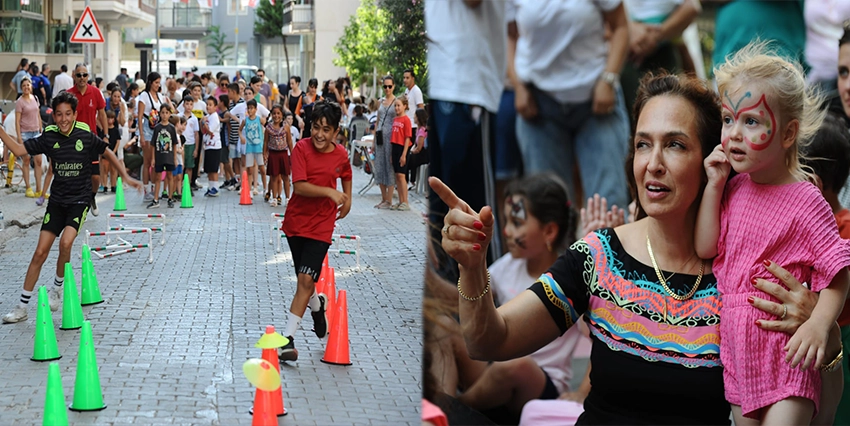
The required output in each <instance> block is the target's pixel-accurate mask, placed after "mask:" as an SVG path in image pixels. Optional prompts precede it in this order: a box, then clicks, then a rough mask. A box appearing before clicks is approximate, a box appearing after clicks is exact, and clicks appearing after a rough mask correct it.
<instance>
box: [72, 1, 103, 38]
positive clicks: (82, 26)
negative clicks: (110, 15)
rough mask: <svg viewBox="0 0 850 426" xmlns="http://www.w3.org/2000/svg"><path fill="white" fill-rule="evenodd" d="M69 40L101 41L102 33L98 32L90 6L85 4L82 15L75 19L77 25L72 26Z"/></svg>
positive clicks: (98, 28)
mask: <svg viewBox="0 0 850 426" xmlns="http://www.w3.org/2000/svg"><path fill="white" fill-rule="evenodd" d="M70 41H71V43H103V33H101V32H100V27H99V26H98V25H97V21H95V19H94V13H92V11H91V7H89V6H86V9H85V10H83V15H82V16H80V20H79V21H77V27H76V28H74V33H73V34H71V40H70Z"/></svg>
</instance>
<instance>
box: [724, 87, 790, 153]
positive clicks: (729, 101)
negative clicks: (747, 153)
mask: <svg viewBox="0 0 850 426" xmlns="http://www.w3.org/2000/svg"><path fill="white" fill-rule="evenodd" d="M738 92H740V90H739V91H738ZM735 95H737V93H736V94H735ZM758 95H759V93H758V92H756V93H755V96H758ZM755 96H754V94H753V93H752V92H749V91H747V92H745V93H743V95H741V96H738V97H737V99H735V96H734V95H733V96H731V97H730V95H729V92H728V91H727V92H724V93H723V98H724V99H723V130H722V132H721V139H720V142H721V144H722V145H723V148H724V149H725V148H726V147H727V145H728V144H729V140H730V139H731V138H732V137H733V135H735V132H736V130H737V131H738V132H740V136H741V139H742V140H743V141H744V143H746V144H747V146H748V147H750V149H752V150H754V151H762V150H764V149H766V148H767V147H769V146H770V144H771V143H772V142H773V139H774V136H776V132H777V126H778V122H777V120H776V116H775V114H774V113H773V109H771V108H770V105H768V103H767V99H766V97H765V94H764V93H761V96H760V97H758V100H754V99H755ZM736 126H740V127H738V128H737V129H736Z"/></svg>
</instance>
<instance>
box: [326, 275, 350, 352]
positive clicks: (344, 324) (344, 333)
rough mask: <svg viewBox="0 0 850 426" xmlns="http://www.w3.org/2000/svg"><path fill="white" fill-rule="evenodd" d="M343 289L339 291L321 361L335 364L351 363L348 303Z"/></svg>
mask: <svg viewBox="0 0 850 426" xmlns="http://www.w3.org/2000/svg"><path fill="white" fill-rule="evenodd" d="M345 299H346V296H345V290H340V291H339V300H338V302H339V303H338V305H339V306H338V307H337V310H336V312H335V313H334V320H333V327H332V332H331V336H330V338H328V345H327V347H325V356H324V357H323V358H322V362H324V363H326V364H335V365H351V356H350V355H349V353H348V352H349V351H348V304H347V303H346V301H345Z"/></svg>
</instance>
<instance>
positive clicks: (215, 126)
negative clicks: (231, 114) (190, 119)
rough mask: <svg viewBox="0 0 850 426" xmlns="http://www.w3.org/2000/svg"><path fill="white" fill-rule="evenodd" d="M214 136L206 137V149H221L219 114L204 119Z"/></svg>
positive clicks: (209, 115)
mask: <svg viewBox="0 0 850 426" xmlns="http://www.w3.org/2000/svg"><path fill="white" fill-rule="evenodd" d="M204 120H206V121H207V126H208V127H209V130H210V132H212V136H210V135H204V149H221V121H220V120H219V119H218V114H208V115H207V116H206V117H204Z"/></svg>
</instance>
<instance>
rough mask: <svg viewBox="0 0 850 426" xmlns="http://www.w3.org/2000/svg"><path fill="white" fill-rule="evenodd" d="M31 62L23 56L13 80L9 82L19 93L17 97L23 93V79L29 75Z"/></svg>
mask: <svg viewBox="0 0 850 426" xmlns="http://www.w3.org/2000/svg"><path fill="white" fill-rule="evenodd" d="M29 64H30V62H29V60H28V59H27V58H22V59H21V62H20V63H19V64H18V69H17V71H15V75H14V76H13V77H12V81H10V82H9V87H11V88H12V90H14V91H15V93H16V94H17V97H16V98H15V99H17V98H20V97H21V94H22V93H23V91H22V90H21V81H23V79H24V77H29Z"/></svg>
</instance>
